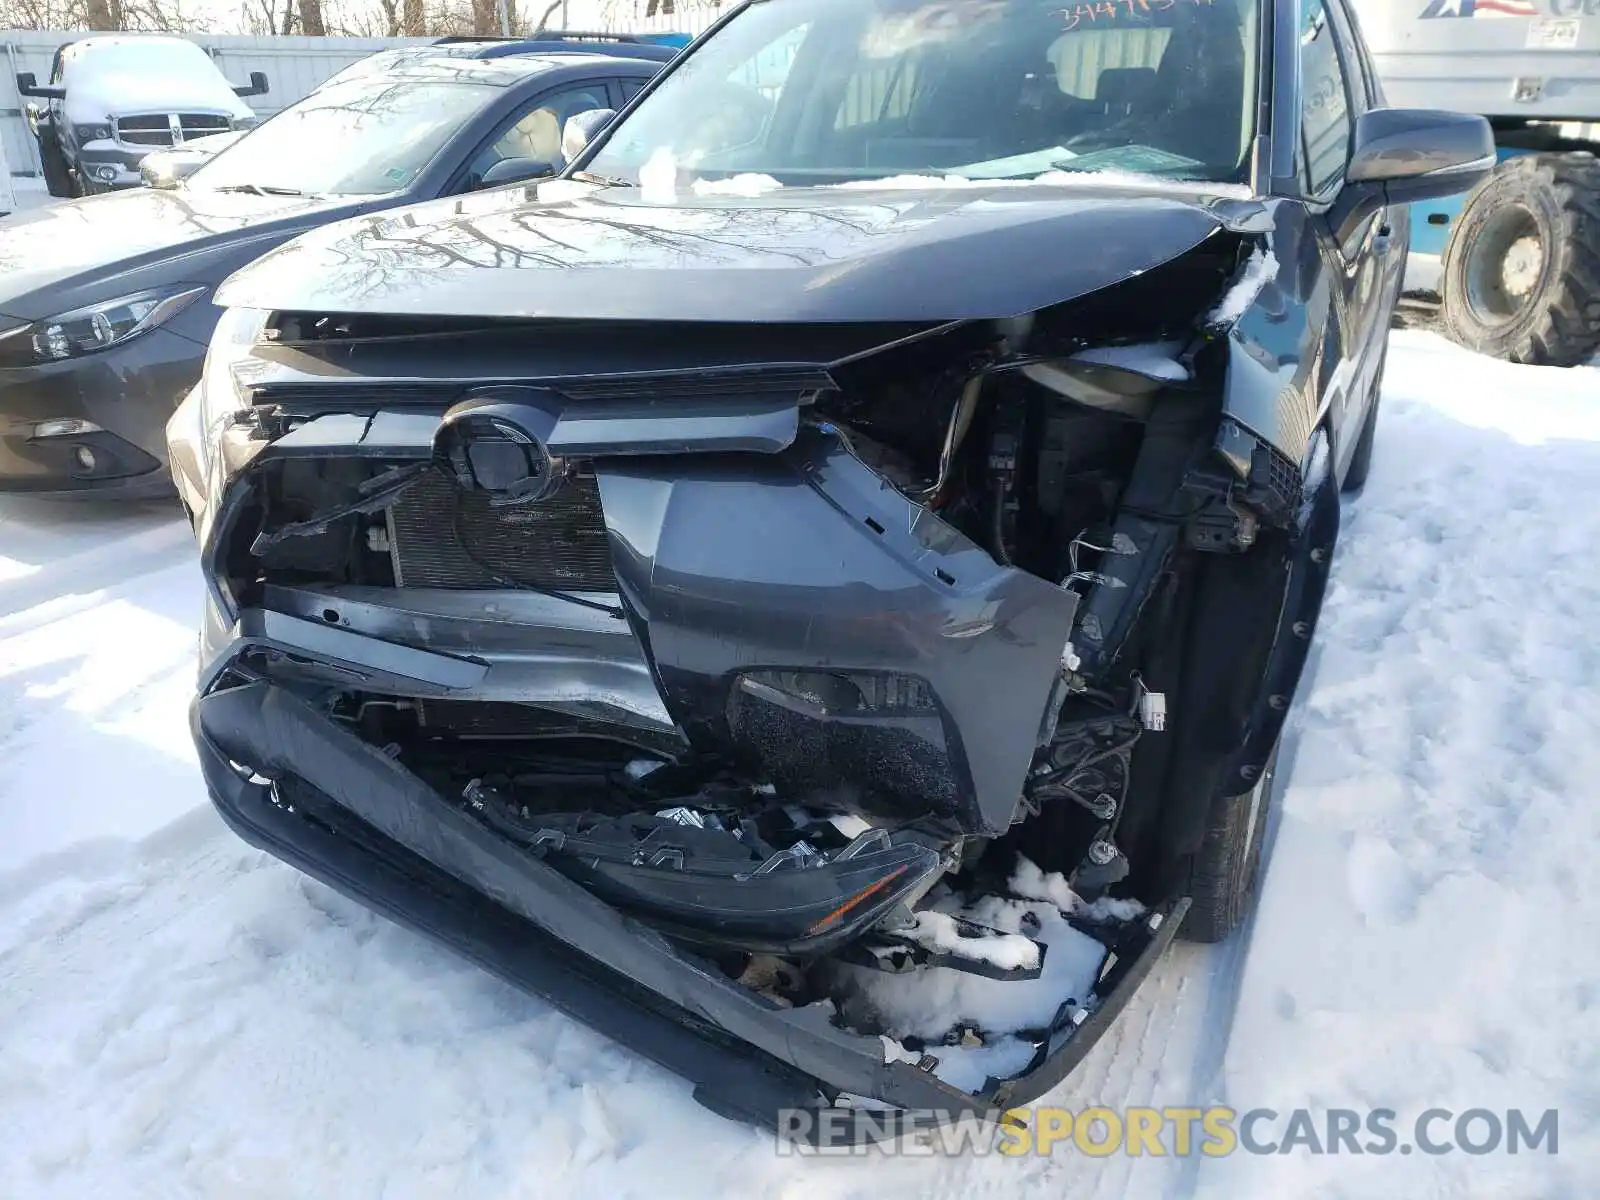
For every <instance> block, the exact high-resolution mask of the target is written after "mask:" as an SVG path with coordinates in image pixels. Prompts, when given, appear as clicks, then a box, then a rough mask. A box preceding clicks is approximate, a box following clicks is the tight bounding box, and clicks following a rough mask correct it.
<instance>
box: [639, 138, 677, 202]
mask: <svg viewBox="0 0 1600 1200" xmlns="http://www.w3.org/2000/svg"><path fill="white" fill-rule="evenodd" d="M639 198H640V199H642V200H644V201H646V202H647V203H650V204H672V203H674V202H675V201H676V200H677V199H678V156H677V155H676V154H674V153H673V152H672V148H671V147H669V146H659V147H657V148H656V151H655V153H653V154H651V155H650V157H649V158H648V159H646V160H645V164H644V166H642V167H640V168H639Z"/></svg>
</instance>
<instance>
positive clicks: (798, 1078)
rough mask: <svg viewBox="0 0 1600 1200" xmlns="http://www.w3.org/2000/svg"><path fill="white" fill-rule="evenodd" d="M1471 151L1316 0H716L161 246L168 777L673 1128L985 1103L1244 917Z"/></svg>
mask: <svg viewBox="0 0 1600 1200" xmlns="http://www.w3.org/2000/svg"><path fill="white" fill-rule="evenodd" d="M1091 8H1092V9H1093V10H1094V11H1093V13H1092V14H1091V13H1090V11H1089V10H1090V9H1091ZM1111 64H1116V65H1115V66H1112V65H1111ZM572 140H573V142H574V143H576V142H578V141H579V140H581V139H580V138H579V137H578V136H577V134H576V133H575V135H574V137H573V139H572ZM223 161H226V160H225V159H224V160H223ZM1493 162H1494V154H1493V145H1492V141H1491V138H1490V132H1489V129H1488V126H1487V125H1486V123H1485V122H1484V121H1483V120H1482V118H1480V117H1475V116H1463V115H1458V114H1448V113H1437V112H1428V111H1414V110H1404V109H1392V108H1386V107H1385V106H1384V104H1383V98H1382V93H1381V89H1380V87H1379V84H1378V80H1377V79H1376V77H1375V76H1374V75H1373V73H1372V71H1371V64H1370V61H1369V60H1368V58H1367V55H1366V53H1365V51H1364V49H1363V47H1362V45H1361V42H1360V38H1359V36H1358V33H1357V30H1356V28H1355V25H1354V23H1353V21H1352V20H1351V17H1350V14H1349V12H1348V11H1347V8H1346V5H1345V3H1344V0H1206V2H1198V0H1178V2H1176V3H1169V4H1164V5H1158V4H1150V5H1131V4H1130V5H1105V4H1096V5H1092V6H1091V5H1082V6H1076V7H1075V6H1073V5H1071V4H1068V5H1066V6H1065V8H1064V7H1063V5H1062V4H1061V0H1008V2H1006V3H1001V4H994V3H982V4H971V5H957V4H940V5H923V6H915V5H911V6H908V5H906V4H904V3H902V2H901V0H760V2H753V3H747V4H744V5H741V6H739V7H737V8H735V9H733V10H732V11H731V12H730V13H729V14H728V15H727V16H726V17H724V18H723V19H722V20H721V21H720V22H719V23H718V24H717V25H716V26H714V27H713V28H712V30H710V31H709V32H708V33H707V34H705V35H703V36H702V37H701V38H699V39H698V40H697V41H696V42H695V44H694V45H693V46H692V47H691V48H690V49H689V50H688V51H687V52H686V54H685V55H684V56H682V57H680V58H679V59H678V60H676V61H675V62H674V63H673V64H672V65H670V66H669V67H668V68H667V70H666V71H665V72H664V73H663V74H661V75H660V76H659V77H658V78H657V79H656V80H655V81H654V82H653V83H652V84H651V85H650V86H649V87H648V88H647V89H646V90H645V92H644V93H643V94H642V95H641V96H640V97H639V99H638V100H637V101H635V103H634V105H633V106H632V107H631V108H630V109H629V110H628V111H627V112H626V113H624V114H623V115H622V116H621V118H620V119H618V120H617V121H615V122H614V123H612V124H610V125H609V126H607V127H606V129H605V130H604V131H603V132H602V133H600V135H599V136H598V137H597V138H595V139H594V140H593V141H592V142H591V143H590V144H589V145H587V146H585V147H583V148H582V149H581V150H580V152H579V153H577V154H576V155H575V156H574V158H573V161H572V164H571V166H570V167H569V168H568V169H567V171H566V172H565V173H564V177H562V178H560V179H558V180H555V181H551V182H545V183H542V184H540V185H538V186H537V187H536V188H529V189H518V190H515V191H501V192H498V193H495V194H493V195H487V196H483V197H478V198H474V199H473V200H472V201H470V202H465V203H462V202H455V201H448V202H443V203H435V204H427V205H421V206H416V207H412V208H409V209H405V210H401V211H399V212H387V213H383V214H376V215H371V216H363V217H359V218H356V219H353V220H348V221H344V222H342V223H340V224H338V225H335V226H329V227H327V228H324V229H320V230H318V231H316V232H313V233H310V234H307V235H305V236H303V237H301V238H299V239H297V240H295V241H294V242H291V243H289V244H287V245H285V246H282V247H280V248H279V249H277V250H275V251H273V252H272V253H270V254H267V255H266V256H264V257H263V258H261V259H260V260H259V261H257V262H256V263H254V264H253V265H251V266H250V267H248V268H246V269H245V270H243V271H241V272H239V273H238V274H236V275H235V276H233V277H232V278H231V279H229V280H228V281H227V282H226V283H225V284H224V286H223V287H222V288H221V290H220V291H219V294H218V302H219V303H220V304H222V305H223V306H224V307H225V309H226V312H225V314H224V316H223V319H222V321H221V323H220V324H219V326H218V329H217V332H216V335H215V337H214V339H213V341H212V344H211V350H210V353H209V355H208V358H207V365H206V370H205V372H204V375H203V377H202V379H201V382H200V384H199V385H198V386H197V388H196V389H195V390H194V391H193V392H192V393H191V394H190V396H189V397H188V398H187V399H186V400H185V402H184V404H183V405H182V407H181V408H180V409H179V411H178V412H177V413H176V414H175V415H174V417H173V420H172V422H171V424H170V426H169V436H170V445H171V461H172V465H173V469H174V473H175V477H176V479H177V482H178V484H179V487H180V489H181V491H182V494H183V495H184V497H185V499H186V503H187V504H188V505H189V507H190V509H191V510H192V512H193V515H194V520H195V527H196V531H197V535H198V538H199V541H200V544H201V547H202V562H203V566H204V570H205V574H206V579H207V583H208V592H209V598H208V603H207V615H206V617H205V620H204V628H203V637H202V647H203V662H202V671H201V677H200V685H199V695H198V697H197V699H196V702H195V705H194V708H193V710H192V723H193V728H194V733H195V740H196V744H197V747H198V750H199V757H200V761H201V764H202V767H203V770H204V773H205V777H206V781H207V784H208V786H209V789H210V792H211V796H212V799H213V801H214V802H215V804H216V806H217V808H218V810H219V811H220V812H221V814H222V816H223V817H224V819H225V820H226V821H227V822H228V823H229V824H230V825H231V826H232V827H233V828H234V829H235V830H236V831H237V832H238V833H239V834H240V835H241V836H242V837H243V838H245V839H246V840H247V841H249V842H251V843H252V844H254V845H256V846H260V847H264V848H266V849H267V850H269V851H270V852H271V853H273V854H275V855H277V856H278V857H279V858H281V859H283V860H285V861H287V862H289V863H292V864H294V865H296V866H298V867H299V868H301V869H302V870H304V871H306V872H308V873H310V874H311V875H313V876H316V877H317V878H319V879H321V880H323V881H325V882H326V883H327V884H329V885H330V886H332V887H333V888H335V889H338V890H340V891H343V892H345V893H347V894H349V895H352V896H355V897H357V898H359V899H361V900H363V901H365V902H366V903H369V904H371V905H373V906H375V907H376V908H378V909H380V910H381V911H383V912H385V913H387V914H389V915H391V916H393V917H396V918H397V919H400V920H402V921H406V922H409V923H410V924H412V925H413V926H415V927H416V928H418V929H421V930H423V931H425V932H426V933H427V934H429V935H430V936H433V937H436V938H440V939H442V940H444V941H445V942H447V943H449V944H451V945H454V946H455V947H456V948H457V949H459V950H461V951H462V952H463V953H464V954H466V955H467V956H468V957H470V958H471V959H473V960H475V961H477V962H479V963H481V964H483V965H485V966H487V967H489V968H491V969H493V970H495V971H497V972H499V973H500V974H501V975H503V976H504V977H506V978H507V979H510V980H512V981H513V982H515V983H516V984H518V985H519V986H521V987H524V988H526V989H528V990H529V991H532V992H535V993H538V994H539V995H542V996H545V997H547V998H549V999H550V1000H551V1001H552V1002H553V1003H555V1004H557V1005H558V1006H560V1007H562V1008H564V1009H565V1010H566V1011H568V1012H570V1013H572V1014H573V1015H575V1016H576V1017H578V1018H579V1019H581V1020H585V1021H588V1022H591V1023H593V1024H595V1025H596V1026H598V1027H600V1028H602V1029H605V1030H607V1031H608V1032H610V1033H611V1034H612V1035H613V1036H615V1037H617V1038H618V1039H619V1040H620V1041H622V1042H623V1043H624V1044H626V1045H628V1046H630V1047H633V1048H634V1049H636V1050H638V1051H639V1052H640V1053H642V1054H645V1055H648V1056H650V1057H652V1058H655V1059H657V1060H658V1061H660V1062H662V1063H665V1064H666V1065H668V1066H670V1067H672V1068H674V1069H676V1070H678V1071H681V1072H683V1073H685V1074H687V1075H688V1076H689V1077H690V1078H691V1079H692V1080H694V1081H695V1083H696V1085H697V1086H696V1090H695V1095H696V1097H697V1098H698V1099H700V1100H702V1101H703V1102H704V1103H706V1104H708V1105H709V1106H711V1107H712V1108H714V1109H715V1110H716V1111H718V1112H720V1113H723V1114H725V1115H728V1116H732V1117H737V1118H740V1119H746V1120H753V1121H760V1122H763V1123H766V1124H778V1125H779V1127H780V1129H781V1130H782V1131H783V1132H784V1133H786V1134H787V1135H790V1136H804V1135H805V1134H806V1132H807V1128H806V1127H807V1120H805V1119H802V1120H799V1121H796V1120H794V1119H793V1117H794V1114H795V1113H799V1114H801V1116H802V1117H804V1116H805V1114H807V1113H809V1114H812V1115H813V1116H815V1115H816V1114H820V1113H829V1114H832V1115H833V1116H834V1117H835V1118H837V1117H841V1116H842V1117H844V1118H845V1121H846V1123H847V1124H848V1123H849V1121H850V1120H851V1119H852V1118H854V1119H855V1120H858V1121H860V1122H861V1124H860V1125H859V1126H855V1127H852V1131H851V1132H848V1133H846V1134H845V1136H855V1135H856V1134H862V1135H863V1136H870V1135H871V1134H872V1133H874V1132H881V1131H882V1130H883V1129H884V1128H885V1118H884V1117H883V1116H882V1113H881V1112H880V1111H879V1109H880V1108H881V1106H882V1105H884V1104H887V1105H888V1106H891V1108H894V1109H906V1110H917V1111H926V1110H933V1111H936V1112H939V1113H943V1114H946V1115H951V1114H958V1113H963V1112H976V1113H979V1114H986V1115H989V1116H994V1115H996V1114H997V1113H998V1112H1000V1111H1001V1110H1005V1109H1008V1108H1010V1107H1012V1106H1014V1105H1018V1104H1022V1103H1026V1102H1027V1101H1028V1100H1030V1099H1031V1098H1033V1097H1036V1096H1038V1095H1040V1094H1041V1093H1042V1092H1044V1091H1045V1090H1047V1089H1049V1088H1051V1087H1053V1086H1055V1085H1056V1084H1057V1083H1059V1082H1060V1081H1061V1079H1062V1078H1063V1076H1064V1075H1065V1074H1066V1073H1067V1072H1068V1071H1069V1070H1070V1069H1071V1068H1072V1066H1073V1065H1074V1064H1075V1063H1076V1062H1078V1061H1079V1060H1080V1059H1081V1058H1082V1057H1083V1055H1084V1054H1085V1052H1086V1051H1087V1050H1088V1049H1089V1048H1090V1047H1091V1046H1092V1045H1093V1044H1094V1043H1095V1041H1096V1039H1097V1038H1099V1037H1100V1036H1101V1035H1102V1034H1103V1033H1104V1032H1105V1031H1106V1029H1107V1028H1108V1027H1109V1026H1110V1025H1111V1023H1112V1022H1113V1021H1114V1020H1115V1018H1116V1015H1117V1013H1118V1012H1119V1011H1120V1010H1121V1009H1122V1008H1123V1006H1124V1005H1125V1004H1126V1002H1127V1001H1128V998H1129V997H1130V996H1131V995H1132V994H1133V993H1134V992H1135V991H1136V990H1137V989H1138V987H1139V986H1140V984H1141V982H1142V981H1143V980H1144V979H1145V978H1146V976H1147V974H1148V973H1149V971H1150V969H1151V966H1152V964H1153V963H1154V961H1155V959H1156V958H1157V957H1159V956H1160V955H1161V953H1162V952H1163V951H1164V949H1165V948H1166V946H1167V945H1168V943H1169V942H1170V940H1171V939H1172V938H1173V936H1174V935H1175V933H1177V932H1178V931H1179V929H1180V927H1181V929H1182V930H1183V932H1184V933H1185V935H1186V936H1188V937H1191V938H1195V939H1198V940H1201V941H1213V940H1217V939H1220V938H1222V937H1224V936H1226V935H1228V934H1229V933H1230V931H1232V930H1233V929H1234V928H1235V927H1236V926H1237V924H1238V922H1239V920H1240V918H1241V916H1242V915H1243V914H1244V913H1245V912H1246V911H1247V908H1248V905H1249V903H1250V897H1251V895H1252V890H1253V887H1254V884H1255V879H1256V875H1257V872H1258V869H1259V865H1260V859H1261V855H1262V830H1263V829H1264V828H1265V823H1266V820H1267V815H1266V814H1267V812H1268V809H1269V807H1270V804H1271V801H1272V786H1271V780H1272V776H1273V767H1274V762H1275V755H1276V748H1277V745H1278V742H1279V738H1280V735H1281V732H1282V730H1283V727H1284V720H1285V714H1286V712H1287V710H1288V709H1289V707H1290V705H1291V702H1292V700H1293V697H1294V695H1295V692H1296V688H1297V686H1298V683H1299V679H1300V676H1301V672H1302V670H1303V667H1304V663H1305V661H1306V655H1307V651H1308V648H1309V645H1310V639H1311V636H1312V632H1313V630H1314V627H1315V625H1316V622H1317V618H1318V613H1319V610H1320V608H1321V604H1322V600H1323V595H1324V588H1325V585H1326V581H1327V573H1328V565H1329V561H1330V556H1331V555H1332V553H1333V550H1334V546H1335V541H1336V536H1337V532H1338V526H1339V501H1338V493H1339V491H1340V488H1341V487H1344V488H1355V487H1358V486H1359V485H1360V484H1361V483H1362V481H1363V480H1364V479H1365V477H1366V474H1367V471H1368V467H1369V464H1370V462H1371V460H1372V455H1373V446H1374V440H1375V437H1376V430H1377V419H1378V399H1379V385H1380V382H1381V379H1382V375H1383V364H1384V348H1385V345H1386V337H1387V329H1388V323H1389V317H1390V314H1391V312H1392V310H1393V308H1394V306H1395V303H1396V300H1397V295H1398V291H1399V286H1400V280H1401V275H1402V271H1403V267H1404V258H1405V247H1406V237H1407V230H1406V227H1405V222H1406V211H1407V209H1406V205H1407V204H1408V203H1409V202H1411V201H1415V200H1419V199H1424V198H1428V197H1435V196H1440V195H1444V194H1448V193H1451V192H1455V191H1459V190H1461V189H1464V188H1468V187H1470V186H1472V185H1473V184H1474V183H1475V182H1476V181H1477V180H1479V179H1481V178H1482V177H1483V176H1484V174H1485V173H1486V172H1487V171H1488V170H1489V169H1490V168H1491V167H1492V165H1493ZM963 972H965V973H967V974H969V975H974V976H979V977H981V978H983V979H986V980H989V981H991V982H988V983H986V984H984V985H983V987H984V988H986V990H984V991H980V990H979V989H978V988H970V987H966V986H964V985H962V984H959V983H955V982H952V980H960V978H961V974H960V973H963ZM996 980H998V981H1004V982H992V981H996ZM996 993H1000V994H996ZM1007 993H1009V994H1007ZM991 1006H992V1007H991ZM852 1097H853V1098H856V1099H857V1101H858V1102H854V1103H851V1105H850V1107H848V1108H846V1109H843V1110H840V1109H838V1108H837V1105H838V1104H839V1102H840V1101H841V1098H845V1099H846V1100H848V1099H849V1098H852ZM860 1098H866V1102H859V1101H860ZM780 1113H786V1114H787V1115H786V1116H784V1117H783V1119H782V1120H781V1122H780V1118H779V1114H780ZM811 1128H812V1130H813V1132H814V1131H815V1127H814V1126H813V1127H811Z"/></svg>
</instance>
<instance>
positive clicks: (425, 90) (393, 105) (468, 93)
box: [187, 77, 503, 196]
mask: <svg viewBox="0 0 1600 1200" xmlns="http://www.w3.org/2000/svg"><path fill="white" fill-rule="evenodd" d="M502 91H503V88H502V87H501V86H500V85H498V84H495V83H486V82H482V81H474V82H471V83H466V82H457V81H448V80H446V81H440V80H427V81H418V80H411V79H395V78H393V77H381V78H378V77H363V78H358V79H352V80H350V81H349V82H347V83H341V84H335V85H331V86H325V87H322V88H319V89H318V90H316V91H315V92H312V93H311V95H309V96H307V97H306V98H305V99H304V100H301V101H300V102H299V103H298V104H295V105H292V106H291V107H289V108H286V109H284V110H283V111H282V112H281V113H279V114H278V115H277V116H275V117H273V118H272V119H271V120H270V121H267V122H266V123H264V124H263V125H261V127H260V128H258V129H255V130H253V131H252V132H251V133H250V134H249V135H248V136H246V137H243V138H241V139H240V140H239V141H238V142H237V143H235V144H234V145H232V146H229V147H228V148H227V149H226V150H224V151H223V152H222V153H220V154H218V155H217V156H216V158H215V159H213V160H212V161H211V162H209V163H207V164H206V165H205V166H203V167H201V168H200V169H199V170H198V171H196V172H195V173H194V174H193V175H191V176H189V178H188V180H187V186H188V187H190V188H197V189H202V190H208V191H216V190H219V189H223V188H239V189H243V190H260V191H265V192H274V193H280V192H281V193H290V194H296V193H303V194H305V195H308V196H311V195H348V196H378V195H385V194H388V193H390V192H399V191H404V190H405V189H406V188H407V187H409V186H410V185H411V182H412V180H414V179H415V178H416V177H417V175H418V174H419V173H420V172H421V171H422V169H423V168H424V167H426V166H427V165H428V163H429V162H430V161H431V160H432V159H433V156H434V155H435V154H437V153H438V152H439V150H440V149H441V148H442V147H443V146H444V144H445V142H447V141H448V140H449V139H450V137H451V136H452V135H453V134H454V133H455V131H456V130H457V129H459V128H460V127H461V126H462V125H463V124H464V123H466V122H467V121H468V120H470V119H471V118H472V117H473V116H474V115H475V114H476V113H478V112H479V111H480V110H482V109H483V108H484V107H485V106H486V105H488V104H489V103H490V102H491V101H492V100H493V99H494V98H495V97H496V96H498V95H500V94H501V93H502Z"/></svg>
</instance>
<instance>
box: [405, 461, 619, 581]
mask: <svg viewBox="0 0 1600 1200" xmlns="http://www.w3.org/2000/svg"><path fill="white" fill-rule="evenodd" d="M389 553H390V556H391V558H392V559H393V562H394V576H395V583H396V584H397V585H398V586H400V587H416V588H424V587H427V588H455V589H463V590H465V589H472V588H482V589H489V588H499V587H506V586H511V585H517V584H521V585H524V586H527V587H536V588H549V589H555V590H559V591H568V592H615V591H616V590H617V580H616V575H615V574H614V573H613V572H612V569H611V545H610V542H609V541H608V540H607V537H606V526H605V518H604V515H603V513H602V510H601V507H600V488H599V485H598V484H597V483H596V482H595V480H594V479H593V478H592V477H590V478H584V477H579V478H575V479H569V480H568V481H567V482H566V483H565V484H564V485H563V486H562V488H561V489H560V490H559V491H558V492H556V493H555V494H554V495H552V496H550V497H548V498H546V499H544V500H540V501H538V502H537V503H533V504H519V505H510V506H507V507H504V508H492V507H490V505H489V497H488V494H487V493H485V492H476V491H463V490H461V489H460V488H458V487H457V486H456V485H455V484H454V483H453V482H452V481H451V480H450V479H448V478H446V477H445V476H444V475H442V474H439V473H435V472H429V473H428V474H425V475H424V476H423V477H422V478H421V479H420V480H419V481H418V482H417V483H416V484H414V485H413V486H412V487H411V488H409V489H408V490H407V491H406V492H405V493H404V494H403V495H402V496H401V497H400V499H399V500H398V501H396V502H395V504H394V505H393V506H392V507H391V508H390V509H389Z"/></svg>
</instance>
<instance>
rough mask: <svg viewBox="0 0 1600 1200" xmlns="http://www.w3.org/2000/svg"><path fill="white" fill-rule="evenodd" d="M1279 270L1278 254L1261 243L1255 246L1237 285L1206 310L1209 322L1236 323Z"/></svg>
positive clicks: (1216, 323)
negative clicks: (1259, 245)
mask: <svg viewBox="0 0 1600 1200" xmlns="http://www.w3.org/2000/svg"><path fill="white" fill-rule="evenodd" d="M1277 274H1278V257H1277V255H1275V254H1273V252H1272V251H1271V250H1266V249H1262V248H1260V247H1257V248H1256V249H1255V250H1252V251H1251V252H1250V257H1249V258H1248V259H1246V260H1245V264H1244V270H1243V271H1241V272H1240V274H1239V277H1238V278H1237V279H1236V280H1234V282H1233V286H1232V287H1230V288H1229V289H1228V290H1227V292H1226V293H1225V294H1224V295H1223V297H1222V299H1221V300H1220V301H1218V302H1217V306H1216V307H1215V308H1213V309H1212V310H1211V311H1210V312H1209V313H1208V314H1206V319H1205V324H1206V325H1208V326H1218V325H1232V324H1233V323H1234V322H1235V321H1237V320H1238V319H1239V318H1240V317H1242V316H1244V314H1245V312H1246V310H1248V309H1249V307H1250V306H1251V305H1252V304H1254V303H1255V302H1256V297H1257V296H1259V295H1261V289H1262V288H1264V287H1266V286H1267V284H1268V282H1270V281H1271V280H1272V279H1273V278H1274V277H1275V276H1276V275H1277Z"/></svg>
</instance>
